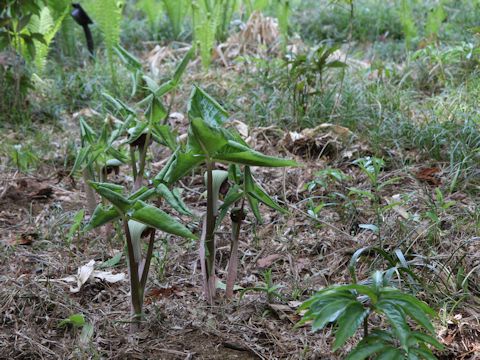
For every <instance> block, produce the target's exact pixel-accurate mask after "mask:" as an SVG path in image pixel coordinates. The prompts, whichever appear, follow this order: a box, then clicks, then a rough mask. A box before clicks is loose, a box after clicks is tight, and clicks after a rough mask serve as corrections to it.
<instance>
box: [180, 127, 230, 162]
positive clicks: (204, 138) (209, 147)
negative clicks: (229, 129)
mask: <svg viewBox="0 0 480 360" xmlns="http://www.w3.org/2000/svg"><path fill="white" fill-rule="evenodd" d="M226 144H227V138H226V130H225V129H221V128H218V127H211V126H209V125H208V123H207V122H205V121H204V120H202V119H201V118H191V120H190V128H189V137H188V146H189V147H190V148H191V149H192V150H193V151H195V152H196V153H197V154H205V155H208V156H213V155H214V154H215V153H216V152H217V151H219V150H220V149H221V148H222V147H223V146H225V145H226Z"/></svg>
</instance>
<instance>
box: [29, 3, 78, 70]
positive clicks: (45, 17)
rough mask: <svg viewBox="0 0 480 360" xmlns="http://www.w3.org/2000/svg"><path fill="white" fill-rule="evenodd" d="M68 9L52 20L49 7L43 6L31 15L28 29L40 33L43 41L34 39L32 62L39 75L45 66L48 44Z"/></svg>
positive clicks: (58, 28)
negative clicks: (36, 13)
mask: <svg viewBox="0 0 480 360" xmlns="http://www.w3.org/2000/svg"><path fill="white" fill-rule="evenodd" d="M68 12H69V9H68V8H66V9H65V10H64V11H63V13H62V14H60V16H59V17H58V18H56V19H55V20H54V18H53V17H52V13H51V11H50V9H49V8H48V7H47V6H45V7H44V8H43V9H42V11H41V12H40V14H39V15H35V16H32V19H31V21H30V24H29V26H28V27H29V29H30V31H32V32H36V33H39V34H42V36H43V39H44V41H38V40H34V44H35V57H34V58H33V62H34V63H35V67H36V69H37V72H38V73H39V74H40V75H41V74H42V73H43V71H44V68H45V63H46V60H47V55H48V52H49V49H50V45H51V43H52V41H53V38H54V37H55V35H56V33H57V32H58V30H60V28H61V26H62V23H63V20H64V19H65V17H66V16H67V14H68Z"/></svg>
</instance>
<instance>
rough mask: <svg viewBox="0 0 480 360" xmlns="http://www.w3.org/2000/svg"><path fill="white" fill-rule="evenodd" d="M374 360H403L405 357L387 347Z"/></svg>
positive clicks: (397, 350)
mask: <svg viewBox="0 0 480 360" xmlns="http://www.w3.org/2000/svg"><path fill="white" fill-rule="evenodd" d="M375 360H405V355H404V354H403V352H402V351H400V350H399V349H396V348H394V347H392V346H388V347H386V348H385V349H384V350H382V353H381V354H380V355H379V356H377V357H376V359H375Z"/></svg>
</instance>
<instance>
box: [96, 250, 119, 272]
mask: <svg viewBox="0 0 480 360" xmlns="http://www.w3.org/2000/svg"><path fill="white" fill-rule="evenodd" d="M122 256H123V253H122V252H118V253H116V254H115V255H114V256H113V257H111V258H110V259H108V260H107V261H104V262H103V263H101V264H100V265H99V266H98V268H99V269H107V268H111V267H114V266H117V265H118V264H119V263H120V260H121V259H122Z"/></svg>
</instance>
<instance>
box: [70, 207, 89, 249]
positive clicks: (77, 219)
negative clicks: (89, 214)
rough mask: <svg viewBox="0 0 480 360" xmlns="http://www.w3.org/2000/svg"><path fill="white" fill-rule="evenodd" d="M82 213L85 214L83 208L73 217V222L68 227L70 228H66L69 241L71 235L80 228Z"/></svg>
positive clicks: (71, 237)
mask: <svg viewBox="0 0 480 360" xmlns="http://www.w3.org/2000/svg"><path fill="white" fill-rule="evenodd" d="M84 215H85V210H83V209H81V210H79V211H78V212H77V213H76V214H75V216H74V217H73V224H72V226H71V227H70V230H68V234H67V241H68V242H69V243H71V242H72V239H73V235H75V233H76V232H77V231H78V230H79V229H80V226H81V225H82V221H83V217H84Z"/></svg>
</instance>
